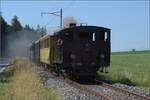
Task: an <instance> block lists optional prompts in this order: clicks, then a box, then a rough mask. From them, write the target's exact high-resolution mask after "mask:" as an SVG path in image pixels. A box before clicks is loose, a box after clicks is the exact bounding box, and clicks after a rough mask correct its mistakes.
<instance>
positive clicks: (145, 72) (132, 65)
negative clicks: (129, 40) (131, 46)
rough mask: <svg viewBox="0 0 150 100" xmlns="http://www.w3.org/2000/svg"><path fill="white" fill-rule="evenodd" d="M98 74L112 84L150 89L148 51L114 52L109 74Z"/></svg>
mask: <svg viewBox="0 0 150 100" xmlns="http://www.w3.org/2000/svg"><path fill="white" fill-rule="evenodd" d="M98 74H99V75H100V76H101V77H104V78H105V79H109V80H113V81H114V82H120V83H124V84H128V85H136V86H143V87H146V88H150V51H135V52H114V53H112V54H111V65H110V68H109V73H107V74H106V73H100V72H98Z"/></svg>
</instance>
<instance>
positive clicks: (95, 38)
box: [30, 23, 111, 79]
mask: <svg viewBox="0 0 150 100" xmlns="http://www.w3.org/2000/svg"><path fill="white" fill-rule="evenodd" d="M110 51H111V44H110V29H108V28H104V27H98V26H76V24H74V23H72V24H70V27H68V28H64V29H61V30H59V31H57V32H55V33H54V34H53V35H45V36H44V37H42V38H40V39H39V40H37V41H35V42H34V43H33V44H32V45H31V46H30V59H31V60H32V61H34V62H36V63H38V64H42V65H44V66H46V67H48V68H51V69H53V70H54V71H56V72H57V73H63V74H64V73H65V75H67V76H68V77H69V78H72V79H87V78H90V79H93V78H94V77H95V76H96V72H97V71H98V69H99V68H104V67H108V66H109V65H110Z"/></svg>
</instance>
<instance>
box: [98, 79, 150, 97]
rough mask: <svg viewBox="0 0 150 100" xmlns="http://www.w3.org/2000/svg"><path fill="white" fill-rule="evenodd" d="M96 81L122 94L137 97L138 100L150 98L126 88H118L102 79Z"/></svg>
mask: <svg viewBox="0 0 150 100" xmlns="http://www.w3.org/2000/svg"><path fill="white" fill-rule="evenodd" d="M96 81H98V82H100V83H101V84H100V85H101V86H103V87H106V88H109V89H113V90H115V91H118V92H121V93H124V94H126V95H128V96H129V97H131V96H134V97H137V98H139V99H140V100H150V98H149V97H146V96H143V95H140V94H137V93H134V92H131V91H129V90H127V89H122V88H118V87H115V86H113V85H111V84H108V83H105V82H102V81H99V80H96Z"/></svg>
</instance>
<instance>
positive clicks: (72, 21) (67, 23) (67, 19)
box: [63, 17, 77, 28]
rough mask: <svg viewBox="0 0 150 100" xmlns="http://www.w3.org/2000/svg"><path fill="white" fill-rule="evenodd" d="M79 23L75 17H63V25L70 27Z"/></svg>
mask: <svg viewBox="0 0 150 100" xmlns="http://www.w3.org/2000/svg"><path fill="white" fill-rule="evenodd" d="M76 25H77V21H76V20H75V18H74V17H65V18H64V19H63V27H64V28H69V27H75V26H76Z"/></svg>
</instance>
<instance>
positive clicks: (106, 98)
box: [50, 71, 112, 100]
mask: <svg viewBox="0 0 150 100" xmlns="http://www.w3.org/2000/svg"><path fill="white" fill-rule="evenodd" d="M50 73H52V74H53V75H54V76H55V77H56V79H58V80H62V81H64V82H65V83H67V84H69V85H71V86H72V87H74V88H76V89H78V90H80V91H82V92H85V93H88V94H90V95H93V96H96V97H97V98H98V100H112V98H111V97H109V96H106V95H104V94H102V93H99V92H96V91H94V90H92V89H90V88H88V87H87V86H86V85H83V84H80V83H77V82H75V81H72V80H70V79H68V78H64V77H63V76H56V73H54V72H51V71H50Z"/></svg>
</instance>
